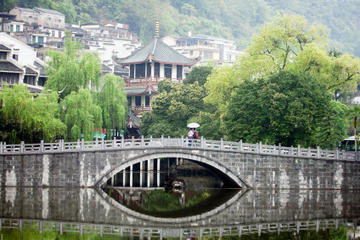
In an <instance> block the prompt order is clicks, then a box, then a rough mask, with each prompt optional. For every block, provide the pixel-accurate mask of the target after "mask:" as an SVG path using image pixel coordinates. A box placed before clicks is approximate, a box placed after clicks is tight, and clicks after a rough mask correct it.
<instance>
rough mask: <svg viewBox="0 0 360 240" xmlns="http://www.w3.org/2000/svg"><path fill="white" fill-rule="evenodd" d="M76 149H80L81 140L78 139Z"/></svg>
mask: <svg viewBox="0 0 360 240" xmlns="http://www.w3.org/2000/svg"><path fill="white" fill-rule="evenodd" d="M76 148H79V149H80V139H78V140H77V142H76Z"/></svg>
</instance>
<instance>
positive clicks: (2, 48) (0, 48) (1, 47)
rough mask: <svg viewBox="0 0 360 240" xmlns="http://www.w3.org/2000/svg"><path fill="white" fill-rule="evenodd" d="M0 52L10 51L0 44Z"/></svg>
mask: <svg viewBox="0 0 360 240" xmlns="http://www.w3.org/2000/svg"><path fill="white" fill-rule="evenodd" d="M1 50H5V51H7V52H8V51H10V50H11V49H10V48H8V47H6V46H5V45H2V44H0V51H1Z"/></svg>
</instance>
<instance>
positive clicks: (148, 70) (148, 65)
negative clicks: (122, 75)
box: [146, 63, 151, 77]
mask: <svg viewBox="0 0 360 240" xmlns="http://www.w3.org/2000/svg"><path fill="white" fill-rule="evenodd" d="M146 76H147V77H151V63H148V64H147V69H146Z"/></svg>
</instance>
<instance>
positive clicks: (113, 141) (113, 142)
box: [112, 137, 116, 148]
mask: <svg viewBox="0 0 360 240" xmlns="http://www.w3.org/2000/svg"><path fill="white" fill-rule="evenodd" d="M115 144H116V137H114V138H113V140H112V147H113V148H115Z"/></svg>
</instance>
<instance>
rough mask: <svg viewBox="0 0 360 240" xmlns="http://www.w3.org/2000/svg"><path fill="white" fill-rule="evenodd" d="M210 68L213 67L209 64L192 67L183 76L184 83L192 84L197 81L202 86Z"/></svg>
mask: <svg viewBox="0 0 360 240" xmlns="http://www.w3.org/2000/svg"><path fill="white" fill-rule="evenodd" d="M212 70H213V67H212V66H211V65H205V66H199V67H194V68H192V69H191V71H190V72H189V75H188V76H187V77H186V78H185V80H184V83H185V84H192V83H195V82H197V83H198V84H199V85H200V86H203V85H204V84H205V82H206V79H207V77H208V76H209V75H210V73H211V71H212Z"/></svg>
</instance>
